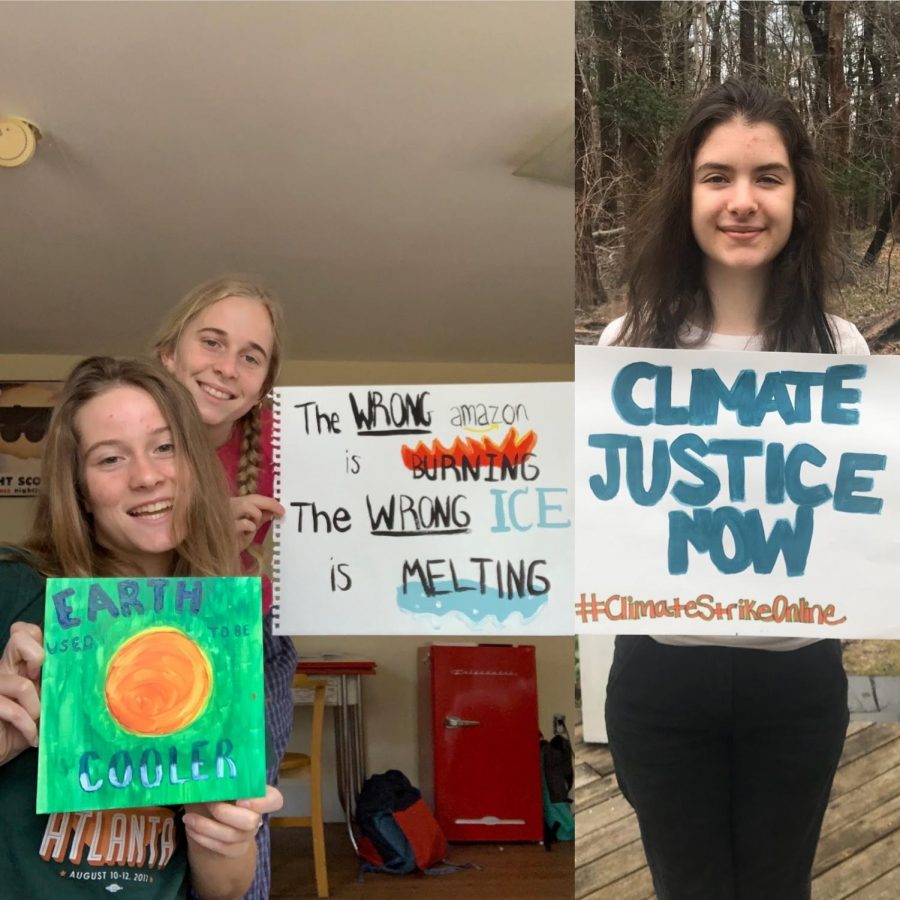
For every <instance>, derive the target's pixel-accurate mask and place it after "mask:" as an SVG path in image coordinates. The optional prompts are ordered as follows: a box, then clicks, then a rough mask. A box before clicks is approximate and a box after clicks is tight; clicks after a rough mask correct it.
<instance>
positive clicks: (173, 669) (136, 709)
mask: <svg viewBox="0 0 900 900" xmlns="http://www.w3.org/2000/svg"><path fill="white" fill-rule="evenodd" d="M211 690H212V667H211V666H210V664H209V660H208V659H207V658H206V654H205V653H204V652H203V651H202V650H201V649H200V647H199V646H198V645H197V644H196V643H195V642H194V641H193V640H191V639H190V638H189V637H188V636H187V635H186V634H184V632H182V631H179V630H178V629H176V628H168V627H165V628H148V629H147V630H146V631H142V632H141V633H140V634H136V635H135V636H134V637H132V638H130V639H129V640H127V641H125V643H123V644H122V646H121V647H119V649H118V650H117V651H116V652H115V654H114V655H113V657H112V659H111V660H110V662H109V666H108V668H107V670H106V690H105V693H106V704H107V707H108V708H109V711H110V714H111V715H112V717H113V718H114V719H115V720H116V722H118V723H119V725H121V726H122V728H124V729H125V730H126V731H129V732H131V733H132V734H139V735H154V736H159V735H164V734H173V733H174V732H176V731H181V729H182V728H186V727H187V726H188V725H190V724H191V722H193V721H194V720H195V719H196V718H197V717H198V716H199V715H200V714H201V713H202V712H203V710H204V709H205V708H206V704H207V703H208V702H209V696H210V692H211Z"/></svg>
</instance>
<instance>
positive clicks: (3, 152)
mask: <svg viewBox="0 0 900 900" xmlns="http://www.w3.org/2000/svg"><path fill="white" fill-rule="evenodd" d="M41 137H42V135H41V129H40V128H38V127H37V125H35V124H34V122H29V121H28V119H20V118H19V117H18V116H4V117H3V118H0V166H3V167H4V168H7V169H14V168H15V167H16V166H24V165H25V163H27V162H28V160H29V159H31V157H32V156H34V151H35V148H36V147H37V142H38V141H39V140H40V139H41Z"/></svg>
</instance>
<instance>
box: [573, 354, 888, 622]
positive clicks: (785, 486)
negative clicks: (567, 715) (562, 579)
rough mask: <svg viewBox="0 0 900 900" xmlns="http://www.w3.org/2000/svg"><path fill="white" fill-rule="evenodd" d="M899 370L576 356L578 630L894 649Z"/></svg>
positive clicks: (845, 362) (850, 362)
mask: <svg viewBox="0 0 900 900" xmlns="http://www.w3.org/2000/svg"><path fill="white" fill-rule="evenodd" d="M898 384H900V360H898V359H896V358H891V357H846V356H833V355H828V356H826V355H820V354H795V353H790V354H788V353H778V354H776V353H747V352H744V353H722V352H704V351H688V350H677V351H676V350H636V349H630V348H596V347H579V348H576V413H575V423H576V425H575V497H576V500H575V507H576V522H577V530H576V537H575V544H576V549H575V555H576V574H575V581H576V584H575V594H574V597H575V623H576V624H575V627H576V631H577V632H580V633H586V632H606V633H610V632H619V633H645V634H744V635H773V634H776V633H777V634H778V635H779V636H797V637H800V636H802V637H876V636H878V637H894V638H896V637H900V600H898V593H897V583H898V574H900V477H898V472H897V471H896V470H897V466H898V460H900V404H898V402H897V385H898Z"/></svg>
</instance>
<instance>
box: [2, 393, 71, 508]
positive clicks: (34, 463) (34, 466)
mask: <svg viewBox="0 0 900 900" xmlns="http://www.w3.org/2000/svg"><path fill="white" fill-rule="evenodd" d="M62 385H63V383H62V382H61V381H0V497H35V496H37V493H38V488H39V487H40V483H41V450H42V448H43V443H44V435H45V434H46V433H47V425H48V424H49V423H50V413H51V412H52V411H53V404H54V403H55V402H56V396H57V394H58V393H59V391H60V390H61V388H62Z"/></svg>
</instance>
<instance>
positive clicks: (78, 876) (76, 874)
mask: <svg viewBox="0 0 900 900" xmlns="http://www.w3.org/2000/svg"><path fill="white" fill-rule="evenodd" d="M13 622H33V623H35V624H37V625H41V626H43V622H44V579H43V578H42V577H41V576H40V575H38V574H37V573H35V572H34V570H33V569H31V568H29V567H28V566H26V565H24V564H23V563H20V562H16V561H9V560H7V561H0V653H2V652H3V649H4V648H5V647H6V642H7V641H8V639H9V627H10V625H12V623H13ZM37 758H38V755H37V750H31V749H29V750H26V751H25V752H24V753H20V754H19V755H18V756H17V757H16V758H15V759H12V760H10V761H9V762H8V763H6V765H4V766H0V834H2V835H3V839H2V841H0V896H3V897H23V898H24V897H27V898H34V900H43V898H57V897H61V898H69V897H72V898H82V897H94V898H100V897H104V898H109V897H116V896H117V895H118V894H119V892H120V891H119V890H118V889H121V890H122V891H123V892H124V891H127V893H123V897H125V898H135V900H174V898H184V897H187V840H186V838H185V834H184V827H183V826H182V823H181V817H180V815H178V814H176V812H175V811H174V810H172V809H169V808H168V807H162V806H152V807H145V808H141V809H115V810H104V811H102V812H86V813H56V814H54V815H50V816H39V815H36V814H35V812H34V807H35V794H36V790H37Z"/></svg>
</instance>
